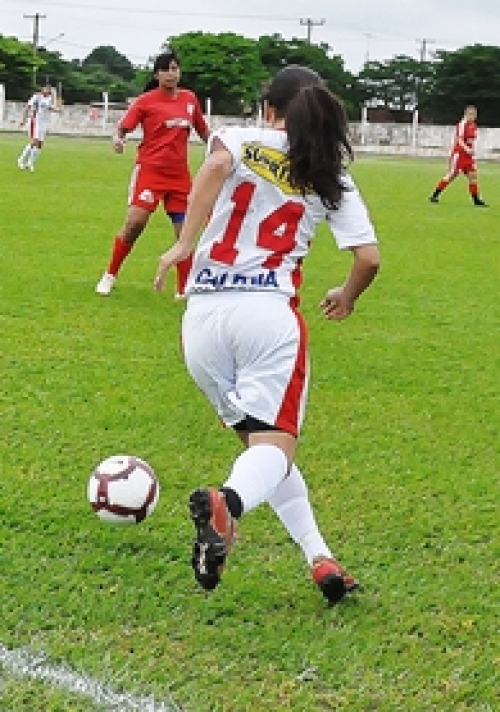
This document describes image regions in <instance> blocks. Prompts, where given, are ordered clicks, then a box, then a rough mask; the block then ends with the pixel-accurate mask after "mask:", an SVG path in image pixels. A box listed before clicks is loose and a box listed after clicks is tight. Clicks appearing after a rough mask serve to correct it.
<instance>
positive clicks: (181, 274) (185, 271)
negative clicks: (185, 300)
mask: <svg viewBox="0 0 500 712" xmlns="http://www.w3.org/2000/svg"><path fill="white" fill-rule="evenodd" d="M192 266H193V255H189V257H186V259H185V260H182V262H179V263H178V265H177V294H181V295H183V296H184V291H185V289H186V282H187V280H188V277H189V273H190V272H191V267H192Z"/></svg>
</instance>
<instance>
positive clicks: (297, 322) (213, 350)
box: [182, 292, 309, 436]
mask: <svg viewBox="0 0 500 712" xmlns="http://www.w3.org/2000/svg"><path fill="white" fill-rule="evenodd" d="M182 343H183V350H184V358H185V361H186V366H187V369H188V371H189V373H190V374H191V376H192V378H193V379H194V381H195V382H196V384H197V385H198V387H199V388H200V389H201V390H202V391H203V393H204V394H205V395H206V397H207V398H208V400H209V401H210V403H211V404H212V406H213V408H214V409H215V411H216V412H217V414H218V416H219V418H220V419H221V420H222V421H223V422H224V423H225V424H226V425H227V426H233V425H236V424H237V423H239V422H240V421H242V420H243V419H244V417H245V416H246V415H249V416H252V417H253V418H256V419H258V420H261V421H263V422H265V423H267V424H269V425H273V426H275V427H276V428H278V429H279V430H284V431H285V432H289V433H291V434H292V435H295V436H296V435H297V434H298V433H299V431H300V428H301V425H302V421H303V417H304V411H305V405H306V400H307V391H308V384H309V358H308V348H307V331H306V327H305V325H304V322H303V319H302V317H301V315H300V314H298V313H297V312H296V311H294V310H293V309H292V308H291V307H290V306H289V303H288V297H284V296H280V295H275V294H274V295H268V294H264V293H261V292H254V293H247V292H219V293H212V294H203V295H201V294H200V295H194V296H191V297H189V301H188V306H187V309H186V312H185V313H184V317H183V322H182Z"/></svg>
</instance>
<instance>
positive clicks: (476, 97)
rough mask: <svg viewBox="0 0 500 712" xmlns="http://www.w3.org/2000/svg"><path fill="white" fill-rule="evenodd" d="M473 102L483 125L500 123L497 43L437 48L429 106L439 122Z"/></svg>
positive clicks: (450, 119)
mask: <svg viewBox="0 0 500 712" xmlns="http://www.w3.org/2000/svg"><path fill="white" fill-rule="evenodd" d="M468 104H475V105H476V106H477V107H478V111H479V120H480V122H481V123H482V124H483V125H486V126H498V125H499V123H500V47H491V46H487V45H478V44H476V45H471V46H468V47H463V48H462V49H460V50H457V51H456V52H438V53H437V62H436V66H435V75H434V82H433V86H432V91H431V92H430V94H429V97H428V110H429V113H430V114H431V116H432V118H434V119H435V120H436V121H439V122H441V123H454V122H455V121H456V120H457V116H461V115H462V113H463V110H464V108H465V107H466V106H467V105H468Z"/></svg>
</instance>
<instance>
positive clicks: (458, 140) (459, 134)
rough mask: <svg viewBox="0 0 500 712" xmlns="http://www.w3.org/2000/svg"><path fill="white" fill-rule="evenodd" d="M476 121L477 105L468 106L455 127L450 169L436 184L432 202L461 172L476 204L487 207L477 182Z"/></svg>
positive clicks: (436, 201) (435, 201) (434, 201)
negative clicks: (480, 194)
mask: <svg viewBox="0 0 500 712" xmlns="http://www.w3.org/2000/svg"><path fill="white" fill-rule="evenodd" d="M476 121H477V109H476V107H475V106H468V107H467V108H466V109H465V112H464V116H463V118H462V120H461V121H460V122H459V123H458V124H457V126H456V129H455V136H454V138H453V146H452V149H451V155H450V167H449V170H448V172H447V173H446V175H445V176H443V178H441V180H440V181H439V182H438V184H437V185H436V188H435V190H434V193H433V194H432V195H431V196H430V198H429V200H430V201H431V203H438V202H439V196H440V195H441V193H442V192H443V190H445V189H446V188H447V187H448V185H449V184H450V183H451V182H452V181H454V180H455V178H456V177H457V176H458V175H459V174H460V173H463V174H464V175H465V176H466V177H467V180H468V182H469V193H470V195H471V198H472V202H473V203H474V205H478V206H480V207H486V203H485V202H484V201H483V200H481V198H480V196H479V186H478V182H477V164H476V158H475V148H476V141H477V124H476Z"/></svg>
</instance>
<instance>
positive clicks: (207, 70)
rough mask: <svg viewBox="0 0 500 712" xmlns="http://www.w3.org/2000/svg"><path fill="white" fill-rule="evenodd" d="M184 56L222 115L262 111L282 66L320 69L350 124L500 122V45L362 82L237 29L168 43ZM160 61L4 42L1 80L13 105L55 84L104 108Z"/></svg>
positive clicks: (187, 74)
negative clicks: (371, 120) (367, 114)
mask: <svg viewBox="0 0 500 712" xmlns="http://www.w3.org/2000/svg"><path fill="white" fill-rule="evenodd" d="M166 46H172V47H175V49H176V50H177V51H178V53H179V55H180V59H181V70H182V84H183V85H184V86H187V87H189V88H190V89H192V90H193V91H194V92H195V93H196V94H197V95H198V96H199V98H200V100H201V101H202V102H203V103H204V102H205V101H206V100H207V99H208V98H210V99H211V101H212V110H213V112H214V113H219V114H227V115H242V114H246V113H248V111H252V110H255V108H256V105H257V102H258V100H259V97H260V95H261V93H262V89H263V86H264V85H265V84H266V82H268V81H269V79H270V78H271V77H272V76H273V75H274V74H275V73H276V72H277V71H278V70H279V69H280V68H281V67H283V66H285V65H288V64H304V65H307V66H309V67H311V68H312V69H314V70H316V71H317V72H318V73H319V74H320V75H321V76H322V77H323V79H324V80H325V82H326V84H327V86H328V87H329V88H330V89H331V90H332V91H333V92H334V93H336V94H337V95H338V96H340V97H341V99H342V100H343V102H344V104H345V106H346V108H347V111H348V113H349V116H350V118H351V119H359V117H360V115H361V109H362V107H363V106H365V105H368V106H380V107H385V108H387V109H391V110H396V111H401V110H412V109H413V108H415V107H418V109H419V113H420V115H421V116H422V117H423V118H426V119H427V120H432V121H434V122H436V123H453V122H455V121H456V119H457V116H460V115H461V113H462V111H463V109H464V107H465V106H466V105H467V104H475V105H476V106H477V107H478V110H479V116H480V120H481V123H482V124H483V125H489V126H498V125H500V47H495V46H485V45H478V44H476V45H471V46H468V47H463V48H461V49H459V50H457V51H455V52H444V51H440V52H436V53H435V55H434V56H433V57H432V59H431V60H429V61H423V60H417V59H415V58H413V57H410V56H407V55H396V56H394V57H392V58H391V59H389V60H386V61H383V62H381V61H371V62H370V61H368V62H366V63H365V65H364V66H363V68H362V69H361V71H360V72H359V73H358V74H357V75H354V74H352V73H350V72H348V71H347V70H346V69H345V66H344V61H343V59H342V57H341V56H339V55H336V54H334V53H333V52H332V49H331V48H330V47H329V46H328V45H327V44H324V43H321V44H312V43H310V42H308V41H307V40H304V39H299V38H292V39H285V38H283V37H282V36H281V35H278V34H273V35H264V36H262V37H259V38H258V39H256V40H255V39H249V38H247V37H243V36H241V35H238V34H235V33H232V32H223V33H220V34H213V33H208V32H188V33H185V34H182V35H178V36H175V37H168V38H166V39H165V43H164V45H163V47H162V48H160V51H161V50H162V49H163V48H164V47H166ZM152 66H153V58H151V60H150V61H149V62H147V63H146V64H145V65H140V66H137V65H134V64H133V63H132V62H130V60H129V59H128V58H127V57H125V56H124V55H123V54H121V53H120V52H118V51H117V50H116V49H115V48H114V47H111V46H108V45H104V46H100V47H96V48H95V49H93V50H92V51H91V52H90V54H88V55H87V56H86V57H85V58H84V59H83V60H76V59H73V60H66V59H64V58H63V57H62V56H61V55H60V54H59V53H58V52H51V51H48V50H47V49H45V48H43V47H39V48H37V50H36V52H35V51H34V48H33V47H32V45H31V44H30V43H27V42H21V41H19V40H18V39H16V38H14V37H4V36H2V35H0V83H2V84H4V85H5V88H6V94H7V97H8V98H9V99H12V100H25V99H26V97H27V95H29V94H30V92H31V91H33V88H34V86H35V84H36V85H39V84H42V83H43V82H45V81H50V82H51V83H52V84H53V85H54V86H57V87H58V88H59V89H60V90H61V92H62V98H63V101H64V102H65V103H69V104H71V103H77V102H79V103H90V102H92V101H96V100H97V101H98V100H100V99H101V97H102V93H103V92H107V93H108V95H109V98H110V100H111V101H117V102H124V101H126V100H127V99H129V98H130V97H133V96H136V95H137V94H139V93H140V92H141V91H143V88H144V85H145V83H146V81H147V79H148V78H149V76H150V75H151V71H152Z"/></svg>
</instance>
